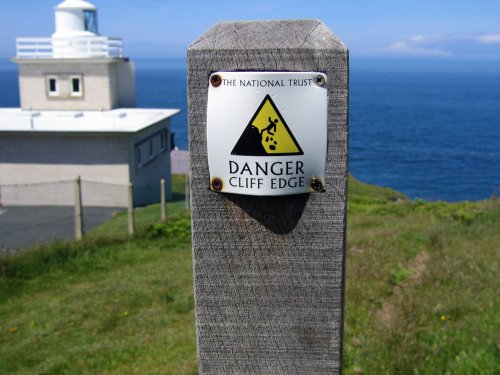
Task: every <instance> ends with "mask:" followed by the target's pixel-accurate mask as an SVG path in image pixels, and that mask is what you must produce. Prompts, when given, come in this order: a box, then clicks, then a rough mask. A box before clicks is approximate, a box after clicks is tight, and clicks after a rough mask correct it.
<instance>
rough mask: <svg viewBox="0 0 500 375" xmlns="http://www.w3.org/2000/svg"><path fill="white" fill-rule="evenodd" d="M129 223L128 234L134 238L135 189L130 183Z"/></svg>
mask: <svg viewBox="0 0 500 375" xmlns="http://www.w3.org/2000/svg"><path fill="white" fill-rule="evenodd" d="M127 222H128V234H129V235H130V236H133V235H134V187H133V185H132V183H131V182H129V184H128V211H127Z"/></svg>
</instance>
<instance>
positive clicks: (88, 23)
mask: <svg viewBox="0 0 500 375" xmlns="http://www.w3.org/2000/svg"><path fill="white" fill-rule="evenodd" d="M83 17H84V22H85V31H89V32H91V33H94V34H99V32H98V31H97V12H96V11H95V10H84V11H83Z"/></svg>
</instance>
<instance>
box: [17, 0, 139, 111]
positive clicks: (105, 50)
mask: <svg viewBox="0 0 500 375" xmlns="http://www.w3.org/2000/svg"><path fill="white" fill-rule="evenodd" d="M97 21H98V12H97V7H96V6H94V5H93V4H91V3H89V2H87V1H83V0H65V1H64V2H62V3H61V4H59V5H57V6H56V7H55V32H54V33H53V34H52V37H49V38H17V40H16V42H17V53H16V57H15V58H14V59H13V60H14V61H15V62H16V63H17V64H18V65H19V86H20V96H21V107H22V108H23V109H31V110H109V109H113V108H119V107H122V108H123V107H126V108H131V107H135V69H134V65H133V63H132V62H131V61H129V59H128V58H126V57H125V56H124V54H123V41H122V39H119V38H110V37H106V36H101V35H99V28H98V22H97Z"/></svg>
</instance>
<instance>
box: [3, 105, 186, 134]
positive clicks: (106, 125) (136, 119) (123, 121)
mask: <svg viewBox="0 0 500 375" xmlns="http://www.w3.org/2000/svg"><path fill="white" fill-rule="evenodd" d="M179 112H180V109H149V108H148V109H143V108H118V109H112V110H109V111H25V110H22V109H21V108H0V132H60V133H62V132H70V133H71V132H75V133H76V132H80V133H81V132H83V133H86V132H89V133H135V132H138V131H140V130H142V129H145V128H147V127H148V126H151V125H154V124H156V123H158V122H160V121H163V120H165V119H167V118H169V117H172V116H174V115H176V114H177V113H179Z"/></svg>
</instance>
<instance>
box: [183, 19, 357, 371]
mask: <svg viewBox="0 0 500 375" xmlns="http://www.w3.org/2000/svg"><path fill="white" fill-rule="evenodd" d="M218 71H270V72H276V71H289V72H290V71H291V72H322V73H325V74H326V76H327V77H328V88H327V90H328V94H327V95H328V118H327V123H328V134H327V138H328V141H327V145H328V155H327V161H326V174H325V188H326V192H324V193H315V194H300V195H291V196H281V197H255V196H253V197H252V196H245V195H234V194H221V193H216V192H213V191H211V190H210V188H209V184H210V181H209V170H208V162H207V143H206V142H207V133H206V130H207V129H206V125H207V93H208V87H209V77H210V74H212V73H213V72H218ZM188 76H189V77H188V82H189V86H188V89H189V93H188V99H189V139H190V150H191V164H190V165H191V178H192V180H191V204H192V207H191V210H192V231H193V263H194V284H195V296H196V300H195V305H196V308H195V310H196V324H197V343H198V363H199V371H200V374H201V375H204V374H261V375H262V374H308V375H311V374H340V372H341V361H342V331H343V305H344V262H345V230H346V212H347V210H346V204H347V147H348V142H347V135H348V129H347V123H348V50H347V48H346V46H345V45H344V44H343V43H342V42H341V41H340V40H339V39H338V38H337V37H336V36H335V35H334V34H333V33H332V32H331V31H330V30H329V29H328V27H327V26H325V25H324V24H323V23H322V22H321V21H319V20H292V21H255V22H254V21H250V22H224V23H220V24H217V25H216V26H215V27H213V28H212V29H210V30H209V31H208V32H206V33H205V34H204V35H203V36H201V37H200V38H199V39H198V40H196V41H195V42H193V43H192V44H191V46H190V47H189V49H188ZM244 125H246V124H243V126H244ZM223 141H224V139H221V142H223Z"/></svg>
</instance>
